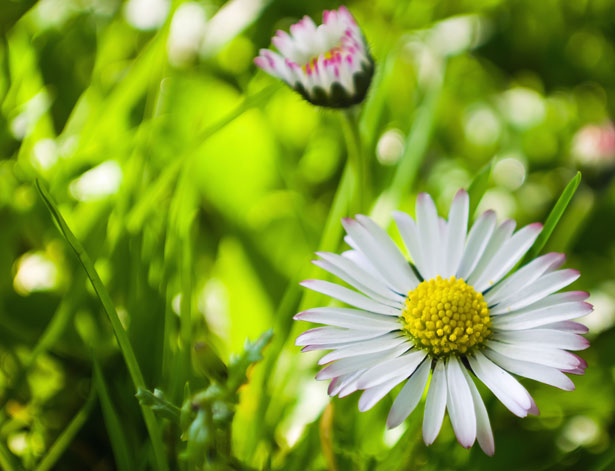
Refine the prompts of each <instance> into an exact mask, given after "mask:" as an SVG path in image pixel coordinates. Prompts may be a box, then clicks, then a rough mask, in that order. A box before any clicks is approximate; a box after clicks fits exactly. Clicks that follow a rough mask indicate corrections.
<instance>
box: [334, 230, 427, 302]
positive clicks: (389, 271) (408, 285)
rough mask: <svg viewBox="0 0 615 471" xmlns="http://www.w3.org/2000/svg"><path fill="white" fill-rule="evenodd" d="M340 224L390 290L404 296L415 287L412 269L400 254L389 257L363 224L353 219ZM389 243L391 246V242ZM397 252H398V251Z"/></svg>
mask: <svg viewBox="0 0 615 471" xmlns="http://www.w3.org/2000/svg"><path fill="white" fill-rule="evenodd" d="M342 224H343V226H344V228H345V229H346V232H347V233H348V234H349V235H350V237H351V238H352V240H353V242H354V243H356V244H357V246H358V247H359V249H360V250H361V252H362V253H363V254H364V255H365V256H366V257H367V259H368V260H369V261H370V262H371V263H372V264H373V265H374V266H375V267H376V269H377V270H378V272H380V275H381V276H382V277H383V278H384V279H385V280H386V281H387V284H388V285H389V286H391V288H393V289H394V290H395V291H397V292H398V293H402V294H405V293H407V292H408V291H410V290H411V289H413V288H415V287H416V285H417V282H416V279H415V278H414V279H413V276H414V275H413V274H412V275H410V272H411V271H412V269H411V268H410V265H409V264H408V262H407V261H405V260H404V259H403V255H401V253H400V254H399V257H401V258H399V257H396V256H393V255H391V251H390V250H388V249H387V245H383V244H382V243H381V241H380V240H377V239H376V238H375V237H374V236H375V234H374V233H372V232H370V231H368V229H367V228H366V227H365V226H364V225H363V224H360V223H359V222H357V221H355V220H354V219H350V218H346V219H343V220H342ZM385 235H386V234H385ZM386 237H388V236H386ZM389 240H390V238H389ZM390 242H391V244H393V241H390ZM393 245H394V244H393ZM389 248H390V247H389ZM397 250H398V251H399V249H397ZM404 264H405V266H404Z"/></svg>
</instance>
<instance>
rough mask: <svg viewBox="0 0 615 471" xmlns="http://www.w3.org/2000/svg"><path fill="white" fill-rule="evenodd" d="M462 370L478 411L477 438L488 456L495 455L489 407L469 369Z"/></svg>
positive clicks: (475, 408)
mask: <svg viewBox="0 0 615 471" xmlns="http://www.w3.org/2000/svg"><path fill="white" fill-rule="evenodd" d="M462 371H463V375H464V376H465V378H466V381H467V382H468V386H469V387H470V393H471V394H472V402H473V403H474V412H475V413H476V438H477V439H478V444H479V445H480V447H481V448H482V450H483V451H484V452H485V453H486V454H487V455H488V456H493V454H494V453H495V443H494V441H493V432H492V431H491V423H490V422H489V414H487V408H486V407H485V403H484V402H483V400H482V399H481V397H480V394H479V392H478V389H477V388H476V385H475V384H474V380H472V378H471V377H470V374H469V373H468V371H467V370H466V369H465V368H462Z"/></svg>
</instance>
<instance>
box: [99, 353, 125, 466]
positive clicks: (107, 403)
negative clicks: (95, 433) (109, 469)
mask: <svg viewBox="0 0 615 471" xmlns="http://www.w3.org/2000/svg"><path fill="white" fill-rule="evenodd" d="M93 367H94V386H95V387H96V391H97V392H98V400H99V401H100V408H101V409H102V413H103V418H104V420H105V426H106V427H107V435H108V437H109V440H110V442H111V449H112V450H113V456H114V457H115V465H116V466H117V469H135V468H134V463H133V462H132V458H131V455H130V452H129V451H128V440H127V439H126V435H125V434H124V428H123V427H122V424H121V422H120V419H119V417H118V414H117V412H116V411H115V408H114V407H113V403H112V402H111V398H110V397H109V392H108V391H107V385H106V383H105V378H104V376H103V374H102V370H101V368H100V364H99V363H98V360H97V359H96V357H94V358H93Z"/></svg>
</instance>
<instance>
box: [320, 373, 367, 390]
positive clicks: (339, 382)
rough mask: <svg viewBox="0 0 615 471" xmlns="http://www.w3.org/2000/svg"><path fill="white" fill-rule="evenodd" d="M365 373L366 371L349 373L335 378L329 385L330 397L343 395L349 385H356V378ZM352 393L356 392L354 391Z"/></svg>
mask: <svg viewBox="0 0 615 471" xmlns="http://www.w3.org/2000/svg"><path fill="white" fill-rule="evenodd" d="M363 371H364V370H358V371H355V372H354V373H349V374H346V375H342V376H338V377H336V378H333V379H332V380H331V383H329V388H328V390H327V393H328V394H329V396H336V395H337V394H339V393H341V392H342V391H343V390H344V389H345V388H348V386H349V385H351V384H353V383H354V380H355V379H356V378H358V377H359V376H361V374H362V373H363ZM352 392H354V390H353V391H352Z"/></svg>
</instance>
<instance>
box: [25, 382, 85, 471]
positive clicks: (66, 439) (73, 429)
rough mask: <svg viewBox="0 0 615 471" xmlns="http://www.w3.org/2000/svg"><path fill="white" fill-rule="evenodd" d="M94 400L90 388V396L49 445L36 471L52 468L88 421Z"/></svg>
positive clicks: (46, 470)
mask: <svg viewBox="0 0 615 471" xmlns="http://www.w3.org/2000/svg"><path fill="white" fill-rule="evenodd" d="M95 399H96V388H95V387H92V389H91V390H90V395H89V396H88V399H87V400H86V402H85V404H84V405H83V407H82V408H81V409H80V410H79V412H77V415H75V417H73V420H71V422H70V424H68V427H66V428H65V429H64V431H63V432H62V433H61V434H60V436H59V437H58V439H57V440H56V441H55V442H54V444H53V445H51V448H50V449H49V451H48V452H47V454H46V455H45V456H44V457H43V459H42V460H41V461H40V462H39V464H38V466H37V467H36V471H48V470H50V469H52V468H53V465H54V464H55V463H56V461H58V459H59V458H60V457H61V456H62V454H63V453H64V451H66V449H67V448H68V447H69V445H70V444H71V442H72V441H73V439H74V438H75V435H77V433H78V432H79V430H80V429H81V427H83V424H84V423H85V421H86V420H87V419H88V416H89V415H90V412H91V411H92V406H93V405H94V400H95Z"/></svg>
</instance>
